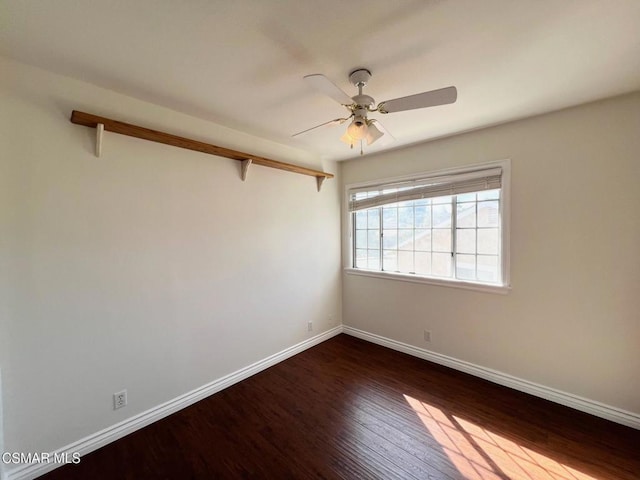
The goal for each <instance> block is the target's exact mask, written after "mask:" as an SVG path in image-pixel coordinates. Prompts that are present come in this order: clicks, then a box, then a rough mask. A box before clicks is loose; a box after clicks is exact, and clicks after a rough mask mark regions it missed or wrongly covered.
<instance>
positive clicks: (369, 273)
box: [344, 268, 511, 295]
mask: <svg viewBox="0 0 640 480" xmlns="http://www.w3.org/2000/svg"><path fill="white" fill-rule="evenodd" d="M344 271H345V273H346V274H348V275H359V276H362V277H374V278H384V279H386V280H399V281H401V282H410V283H423V284H427V285H437V286H440V287H453V288H462V289H465V290H475V291H478V292H486V293H498V294H502V295H506V294H507V293H509V291H510V290H511V287H510V286H508V285H489V284H484V283H472V282H465V281H462V280H452V279H444V278H443V279H439V278H427V277H420V276H417V275H411V274H406V273H392V272H380V271H373V270H362V269H360V268H345V269H344Z"/></svg>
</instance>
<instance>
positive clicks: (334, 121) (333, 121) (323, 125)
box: [291, 118, 349, 137]
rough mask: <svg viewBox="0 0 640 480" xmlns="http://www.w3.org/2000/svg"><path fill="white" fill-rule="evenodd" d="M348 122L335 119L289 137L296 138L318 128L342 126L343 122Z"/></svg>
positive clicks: (343, 119) (345, 119)
mask: <svg viewBox="0 0 640 480" xmlns="http://www.w3.org/2000/svg"><path fill="white" fill-rule="evenodd" d="M347 120H349V119H348V118H336V119H334V120H329V121H328V122H324V123H321V124H320V125H316V126H315V127H311V128H307V129H306V130H302V131H301V132H298V133H294V134H293V135H291V136H292V137H297V136H298V135H302V134H303V133H307V132H310V131H311V130H315V129H316V128H320V127H331V126H333V125H342V124H343V123H344V122H346V121H347Z"/></svg>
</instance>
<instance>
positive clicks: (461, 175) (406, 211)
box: [347, 161, 509, 288]
mask: <svg viewBox="0 0 640 480" xmlns="http://www.w3.org/2000/svg"><path fill="white" fill-rule="evenodd" d="M508 167H509V163H508V161H505V162H496V163H493V164H490V165H484V166H476V167H473V168H468V169H463V170H455V171H451V170H450V171H447V172H438V173H435V174H428V175H421V176H416V177H412V178H404V179H394V180H392V181H388V182H382V183H376V184H368V185H360V186H354V185H352V186H349V187H348V189H347V195H348V204H349V214H350V217H351V247H352V248H351V254H352V255H351V258H352V260H351V262H352V264H351V266H350V267H351V269H352V270H351V272H352V273H362V274H367V273H369V274H372V273H375V274H383V275H385V274H388V275H389V276H393V277H394V278H399V279H407V280H413V281H416V280H418V281H426V282H435V283H446V284H455V285H458V286H467V287H473V286H474V285H477V286H489V287H491V286H493V287H499V288H504V287H505V286H507V285H508V278H507V277H508V272H507V260H508V250H507V245H508V242H507V239H508V237H507V235H506V233H507V222H506V218H507V215H506V212H507V202H508V198H507V194H508Z"/></svg>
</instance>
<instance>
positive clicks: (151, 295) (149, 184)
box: [0, 59, 341, 452]
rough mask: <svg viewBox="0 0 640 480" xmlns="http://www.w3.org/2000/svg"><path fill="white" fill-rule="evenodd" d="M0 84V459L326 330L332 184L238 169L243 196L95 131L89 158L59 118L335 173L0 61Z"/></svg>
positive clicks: (81, 136) (137, 143)
mask: <svg viewBox="0 0 640 480" xmlns="http://www.w3.org/2000/svg"><path fill="white" fill-rule="evenodd" d="M0 71H2V75H0V105H1V108H0V196H1V197H0V231H1V234H0V270H1V272H2V273H1V275H0V282H1V284H0V287H2V288H1V291H2V293H1V294H0V295H2V298H1V299H0V300H1V302H0V303H1V305H2V306H1V307H0V308H1V309H2V310H0V314H1V318H0V321H1V323H0V337H1V338H0V349H1V350H0V366H1V367H2V381H3V385H2V392H3V394H4V398H3V407H4V427H5V428H4V434H5V445H4V446H5V448H6V450H7V451H11V452H14V451H18V452H20V451H21V452H43V451H51V450H53V449H56V448H59V447H62V446H64V445H68V444H69V443H71V442H73V441H76V440H78V439H81V438H83V437H84V436H86V435H89V434H92V433H94V432H96V431H98V430H100V429H102V428H105V427H107V426H110V425H113V424H115V423H117V422H119V421H122V420H124V419H126V418H128V417H131V416H133V415H135V414H137V413H140V412H142V411H145V410H147V409H149V408H151V407H154V406H156V405H158V404H160V403H162V402H165V401H168V400H170V399H173V398H175V397H177V396H178V395H181V394H184V393H186V392H188V391H190V390H192V389H194V388H196V387H199V386H201V385H204V384H206V383H208V382H211V381H213V380H215V379H218V378H220V377H222V376H223V375H226V374H229V373H231V372H233V371H236V370H237V369H239V368H242V367H245V366H247V365H249V364H251V363H253V362H256V361H259V360H261V359H263V358H265V357H267V356H269V355H271V354H274V353H276V352H279V351H281V350H283V349H285V348H287V347H290V346H292V345H294V344H297V343H298V342H301V341H303V340H305V339H306V338H309V337H311V336H312V335H315V334H318V333H320V332H322V331H325V330H328V329H329V328H330V327H333V326H336V325H338V324H340V323H341V273H340V211H339V194H338V185H339V184H338V180H327V181H326V182H325V183H324V185H323V189H322V192H320V193H318V192H317V190H316V181H315V178H313V177H309V176H303V175H296V174H292V173H289V172H284V171H280V170H274V169H269V168H264V167H259V166H254V167H252V168H251V170H250V171H249V175H248V179H247V181H246V182H244V183H243V182H242V181H241V180H240V164H239V163H238V162H235V161H233V160H228V159H223V158H217V157H213V156H210V155H205V154H201V153H197V152H190V151H187V150H183V149H179V148H174V147H170V146H166V145H160V144H155V143H152V142H148V141H144V140H139V139H134V138H130V137H126V136H121V135H117V134H113V133H108V132H107V133H106V134H105V141H104V146H103V148H104V151H103V156H102V157H101V158H96V157H95V156H94V155H93V148H94V137H95V130H93V129H89V128H85V127H81V126H78V125H73V124H71V123H70V122H69V116H70V114H71V110H73V109H78V110H84V111H88V112H90V113H96V114H99V115H104V116H107V117H111V118H115V119H119V120H123V121H128V122H130V123H137V124H140V125H144V126H148V127H151V128H156V129H159V130H165V131H168V132H171V133H176V134H178V135H184V136H187V137H191V138H195V139H199V140H204V141H210V142H212V143H217V144H220V145H223V146H227V147H231V148H237V149H240V150H244V151H247V152H250V153H254V154H257V155H264V156H268V157H271V158H275V159H278V160H282V161H288V162H290V163H296V164H300V165H306V166H310V167H313V168H317V169H324V170H326V171H329V172H335V170H336V165H335V164H331V163H325V164H324V165H323V164H321V162H320V161H318V160H317V159H316V158H312V157H310V156H308V155H306V154H304V153H303V152H301V151H297V150H293V149H289V148H286V147H284V146H282V145H277V144H273V143H269V142H266V141H263V140H259V139H256V138H253V137H250V136H247V135H244V134H241V133H239V132H235V131H233V130H229V129H226V128H223V127H221V126H218V125H214V124H211V123H209V122H206V121H203V120H199V119H195V118H192V117H188V116H185V115H182V114H179V113H176V112H173V111H170V110H167V109H164V108H160V107H158V106H154V105H151V104H148V103H144V102H141V101H137V100H134V99H132V98H129V97H125V96H123V95H119V94H117V93H114V92H111V91H107V90H104V89H100V88H97V87H94V86H91V85H89V84H86V83H82V82H79V81H75V80H71V79H68V78H65V77H61V76H57V75H53V74H50V73H46V72H44V71H41V70H38V69H35V68H31V67H27V66H24V65H20V64H16V63H14V62H11V61H8V60H3V59H0ZM212 88H215V86H212ZM330 316H332V320H331V321H330V320H329V317H330ZM307 321H313V322H314V332H312V333H308V332H307ZM124 388H126V389H128V393H129V398H128V400H129V405H128V406H127V407H126V408H123V409H121V410H118V411H113V410H112V394H113V392H116V391H119V390H121V389H124Z"/></svg>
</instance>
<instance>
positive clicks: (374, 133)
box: [367, 121, 384, 145]
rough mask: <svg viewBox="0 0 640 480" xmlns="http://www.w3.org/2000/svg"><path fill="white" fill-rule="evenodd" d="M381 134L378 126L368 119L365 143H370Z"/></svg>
mask: <svg viewBox="0 0 640 480" xmlns="http://www.w3.org/2000/svg"><path fill="white" fill-rule="evenodd" d="M383 135H384V133H382V132H381V131H380V130H378V127H376V125H375V124H374V123H373V122H372V121H370V122H369V125H368V128H367V145H371V144H372V143H373V142H375V141H376V140H378V139H379V138H380V137H381V136H383Z"/></svg>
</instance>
